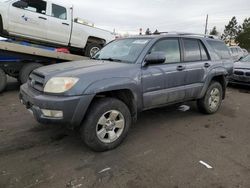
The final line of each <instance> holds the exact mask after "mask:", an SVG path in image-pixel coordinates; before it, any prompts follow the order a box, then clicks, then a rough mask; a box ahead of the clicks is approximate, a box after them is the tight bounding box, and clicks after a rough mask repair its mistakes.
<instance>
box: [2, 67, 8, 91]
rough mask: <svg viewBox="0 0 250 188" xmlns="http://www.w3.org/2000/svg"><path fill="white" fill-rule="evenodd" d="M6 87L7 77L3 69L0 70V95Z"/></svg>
mask: <svg viewBox="0 0 250 188" xmlns="http://www.w3.org/2000/svg"><path fill="white" fill-rule="evenodd" d="M6 85H7V76H6V74H5V72H4V71H3V69H0V93H1V92H3V91H4V90H5V88H6Z"/></svg>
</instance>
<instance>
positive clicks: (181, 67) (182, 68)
mask: <svg viewBox="0 0 250 188" xmlns="http://www.w3.org/2000/svg"><path fill="white" fill-rule="evenodd" d="M177 70H178V71H183V70H185V67H184V66H182V65H180V66H177Z"/></svg>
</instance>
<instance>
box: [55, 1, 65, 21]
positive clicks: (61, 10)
mask: <svg viewBox="0 0 250 188" xmlns="http://www.w3.org/2000/svg"><path fill="white" fill-rule="evenodd" d="M52 16H53V17H55V18H59V19H62V20H67V10H66V8H65V7H62V6H59V5H55V4H52Z"/></svg>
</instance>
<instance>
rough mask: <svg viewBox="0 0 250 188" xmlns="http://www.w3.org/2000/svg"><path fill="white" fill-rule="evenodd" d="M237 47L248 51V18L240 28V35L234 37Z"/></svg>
mask: <svg viewBox="0 0 250 188" xmlns="http://www.w3.org/2000/svg"><path fill="white" fill-rule="evenodd" d="M236 42H237V43H239V46H240V47H242V48H246V49H248V50H250V18H246V19H245V20H244V22H243V24H242V25H241V26H240V33H239V34H238V36H237V37H236Z"/></svg>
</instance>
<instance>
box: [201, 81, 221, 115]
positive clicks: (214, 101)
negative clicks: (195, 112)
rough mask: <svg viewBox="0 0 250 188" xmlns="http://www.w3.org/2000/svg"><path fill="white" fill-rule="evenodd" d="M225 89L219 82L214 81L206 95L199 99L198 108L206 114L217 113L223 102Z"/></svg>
mask: <svg viewBox="0 0 250 188" xmlns="http://www.w3.org/2000/svg"><path fill="white" fill-rule="evenodd" d="M222 96H223V89H222V86H221V84H220V83H219V82H212V83H211V84H210V86H209V87H208V89H207V92H206V94H205V96H204V97H203V98H202V99H200V100H198V101H197V106H198V109H199V110H200V111H201V112H202V113H205V114H214V113H216V112H217V111H218V110H219V108H220V106H221V103H222Z"/></svg>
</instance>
